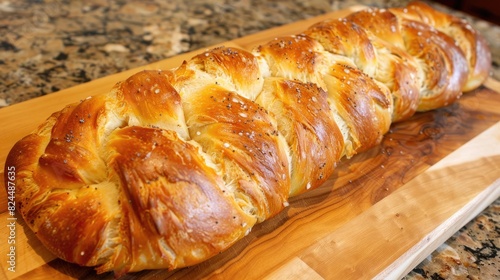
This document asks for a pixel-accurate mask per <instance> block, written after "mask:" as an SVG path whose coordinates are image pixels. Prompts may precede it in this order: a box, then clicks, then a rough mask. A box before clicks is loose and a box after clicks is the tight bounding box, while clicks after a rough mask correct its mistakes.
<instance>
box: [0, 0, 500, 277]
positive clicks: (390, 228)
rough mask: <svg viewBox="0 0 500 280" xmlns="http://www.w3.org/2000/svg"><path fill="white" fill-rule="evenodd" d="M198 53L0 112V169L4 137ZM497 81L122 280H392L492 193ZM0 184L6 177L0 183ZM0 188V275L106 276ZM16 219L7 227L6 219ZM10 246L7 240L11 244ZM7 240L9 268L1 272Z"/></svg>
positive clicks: (255, 40)
mask: <svg viewBox="0 0 500 280" xmlns="http://www.w3.org/2000/svg"><path fill="white" fill-rule="evenodd" d="M360 8H362V6H354V7H352V8H350V9H346V10H341V11H336V12H332V13H328V14H325V15H322V16H319V17H315V18H310V19H307V20H304V21H300V22H295V23H292V24H289V25H284V26H281V27H277V28H273V29H270V30H266V31H263V32H259V33H257V34H253V35H250V36H246V37H243V38H239V39H236V40H233V41H229V42H226V43H224V45H225V46H231V47H240V48H244V49H251V48H253V47H255V46H256V45H258V44H261V43H265V42H268V41H269V40H271V39H273V38H274V37H276V36H280V35H287V34H298V33H300V32H301V31H302V30H304V29H305V28H306V27H307V26H309V25H311V24H313V23H315V22H317V21H320V20H322V19H326V18H338V17H342V16H345V15H347V14H348V13H350V12H353V11H356V10H359V9H360ZM199 52H201V50H200V51H195V52H191V53H186V54H182V55H178V56H175V57H172V58H169V59H165V60H162V61H159V62H157V63H153V64H150V65H146V66H143V67H139V68H134V69H131V70H128V71H125V72H121V73H117V74H115V75H111V76H108V77H104V78H100V79H97V80H94V81H91V82H88V83H85V84H81V85H78V86H75V87H72V88H68V89H65V90H61V91H59V92H55V93H52V94H49V95H46V96H43V97H40V98H35V99H32V100H29V101H26V102H22V103H20V104H16V105H12V106H9V107H6V108H2V109H0V122H1V123H2V126H0V135H1V136H2V142H1V144H0V167H1V170H2V177H3V170H4V165H5V158H6V156H7V154H8V152H9V150H10V148H11V147H12V146H13V145H14V143H15V142H16V141H17V140H19V139H20V138H22V137H23V136H24V135H26V134H28V133H29V132H31V131H32V130H33V129H34V128H36V126H37V125H39V124H40V123H41V122H42V121H43V120H44V119H46V118H47V117H48V116H50V114H51V113H52V112H54V111H57V110H60V109H62V108H63V107H64V106H65V105H66V104H69V103H72V102H78V101H79V100H81V99H84V98H86V97H88V96H90V95H94V94H98V93H100V92H105V91H108V90H109V89H110V88H111V87H112V86H113V85H114V84H115V83H116V82H117V81H120V80H124V79H126V78H127V77H128V76H130V75H132V74H133V73H135V72H138V71H140V70H143V69H170V68H174V67H177V66H179V65H180V64H181V62H182V61H183V60H185V59H189V58H190V57H192V56H193V55H194V54H196V53H199ZM499 92H500V83H499V82H498V81H496V80H494V79H492V78H489V79H488V80H487V82H486V83H485V84H484V86H482V87H481V88H479V89H477V90H474V91H472V92H469V93H466V94H464V96H463V97H462V98H461V99H460V100H459V101H458V102H456V103H454V104H452V105H450V106H448V107H445V108H442V109H438V110H434V111H430V112H425V113H418V114H416V115H415V116H413V117H412V118H411V119H410V120H407V121H404V122H401V123H395V124H393V125H392V127H391V130H390V132H389V133H388V134H387V135H386V136H385V137H384V139H383V141H382V143H381V144H380V145H378V146H376V147H374V148H372V149H370V150H368V151H366V152H364V153H360V154H358V155H356V156H354V157H353V158H351V159H348V160H346V159H344V160H342V161H341V162H340V163H339V165H338V167H337V169H336V171H335V173H334V174H333V175H332V176H331V178H329V180H328V181H327V182H326V183H325V184H323V185H322V186H321V187H319V188H317V189H315V190H311V191H309V192H307V193H304V194H302V195H300V196H297V197H294V198H292V199H291V200H290V206H289V207H287V208H286V209H285V210H284V211H282V212H281V213H279V214H278V215H277V216H275V217H273V218H271V219H269V220H268V221H265V222H264V223H262V224H259V225H256V226H255V227H254V228H253V230H252V232H251V233H250V234H249V235H248V236H246V237H245V238H244V239H242V240H240V241H239V242H237V243H236V244H235V245H234V246H232V247H231V248H229V249H228V250H226V251H224V252H222V253H221V254H219V255H217V256H215V257H213V258H211V259H209V260H207V261H205V262H203V263H200V264H198V265H195V266H192V267H187V268H183V269H178V270H174V271H167V270H154V271H142V272H136V273H130V274H127V275H125V276H124V277H123V278H122V279H138V278H141V279H166V278H168V279H200V278H210V279H338V278H342V279H366V278H379V279H397V278H400V277H402V276H404V275H405V274H406V273H408V272H409V271H410V270H411V269H412V268H413V267H415V266H416V265H417V264H418V263H419V262H420V261H422V260H423V259H424V258H425V257H426V256H428V255H429V254H430V253H431V252H432V251H433V250H435V249H436V248H437V247H438V246H439V245H440V244H441V243H443V242H444V241H445V240H446V239H447V238H449V237H450V236H451V235H453V234H454V233H455V232H456V231H457V230H458V229H460V227H462V226H463V225H464V224H466V223H467V222H468V221H470V220H471V219H473V218H474V217H475V216H476V215H477V214H478V213H480V212H481V211H482V210H483V209H484V208H486V207H487V206H488V205H490V204H491V203H492V202H493V201H494V200H496V199H497V198H498V197H499V196H500V93H499ZM0 188H2V189H4V188H5V186H4V182H3V181H2V182H1V183H0ZM14 218H15V220H14V219H13V217H11V216H9V212H8V199H7V194H6V192H5V191H1V192H0V221H3V223H4V224H5V225H4V226H0V240H1V241H0V256H1V257H0V266H1V268H2V269H1V270H0V279H46V278H47V277H50V278H51V279H54V280H55V279H82V278H85V279H103V278H105V279H112V278H113V274H112V273H105V274H102V275H97V274H96V273H95V271H94V270H93V269H92V268H85V267H79V266H77V265H74V264H70V263H67V262H65V261H63V260H60V259H58V258H56V257H55V256H54V255H53V254H52V253H50V252H49V251H47V250H46V249H45V248H44V247H43V245H42V244H41V243H40V242H39V241H38V240H37V239H36V237H35V236H34V234H33V232H31V231H30V229H29V228H28V227H27V225H26V224H25V222H24V221H23V220H22V218H21V217H20V216H19V215H16V216H15V217H14ZM12 221H14V224H15V229H14V231H13V234H14V236H13V237H12V238H10V239H9V237H10V236H11V235H12V231H11V230H10V229H9V227H8V225H9V224H10V223H11V222H12ZM11 239H13V240H15V244H9V243H8V242H9V240H11ZM12 245H14V246H15V272H12V271H10V270H8V268H9V266H10V265H9V263H8V261H9V258H10V257H9V256H8V255H7V254H9V253H10V246H12Z"/></svg>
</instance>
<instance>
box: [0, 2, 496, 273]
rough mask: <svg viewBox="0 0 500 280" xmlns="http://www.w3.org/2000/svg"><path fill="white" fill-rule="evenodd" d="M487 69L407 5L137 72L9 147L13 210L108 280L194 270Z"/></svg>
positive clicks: (476, 43) (438, 21)
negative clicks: (394, 127) (346, 160)
mask: <svg viewBox="0 0 500 280" xmlns="http://www.w3.org/2000/svg"><path fill="white" fill-rule="evenodd" d="M490 63H491V57H490V54H489V51H488V48H487V46H486V43H485V41H484V39H483V38H482V37H481V36H480V35H479V34H478V33H477V32H476V31H474V30H472V29H471V28H470V26H469V25H467V23H465V22H463V21H462V20H458V19H456V18H454V17H452V16H448V15H445V14H443V13H439V12H436V11H434V10H432V9H430V7H428V6H426V5H424V4H421V3H414V4H411V5H410V6H408V7H407V8H405V9H391V10H380V9H369V10H364V11H361V12H358V13H355V14H352V15H350V16H348V17H346V18H344V19H341V20H327V21H324V22H322V23H318V24H315V25H313V26H311V27H310V28H309V29H307V30H305V31H304V32H303V33H302V34H299V35H295V36H284V37H280V38H276V40H273V41H271V42H269V43H268V44H264V45H262V46H260V47H258V48H256V49H255V50H254V51H253V52H248V51H245V50H240V49H235V48H225V47H221V48H216V49H212V50H209V51H206V52H203V53H201V54H199V55H197V56H195V57H194V58H193V59H191V60H189V61H186V62H184V63H183V64H182V65H181V66H179V68H176V69H172V70H165V71H143V72H140V73H137V74H135V75H133V76H131V77H130V78H128V79H127V80H125V81H123V82H120V83H118V84H117V85H116V86H115V87H114V88H113V90H111V91H110V92H107V93H103V94H100V95H97V96H94V97H92V98H87V99H85V100H82V101H81V102H79V103H75V104H71V105H69V106H67V107H65V108H64V109H62V110H61V111H60V112H56V113H54V114H53V115H52V116H51V117H49V118H48V119H47V121H46V122H44V123H43V124H42V125H41V126H40V127H39V128H38V129H37V130H35V131H34V132H33V133H32V134H30V135H28V136H26V137H25V138H23V139H21V140H20V141H19V142H18V143H16V145H15V146H14V147H13V148H12V150H11V152H10V153H9V155H8V158H7V162H6V165H5V166H15V167H16V171H17V175H16V202H17V203H18V205H19V208H18V209H19V210H20V213H21V215H22V216H23V218H24V219H25V220H26V222H27V224H28V225H29V226H30V228H31V229H32V230H33V231H34V232H35V233H36V235H37V236H38V238H39V239H40V240H41V241H42V243H43V244H44V245H45V246H46V247H47V248H48V249H49V250H50V251H52V252H54V253H55V254H56V255H57V256H59V257H60V258H63V259H65V260H67V261H70V262H74V263H77V264H80V265H85V266H96V267H97V271H98V272H99V273H101V272H106V271H114V272H115V274H116V275H117V276H120V275H123V274H124V273H127V272H130V271H139V270H143V269H160V268H166V269H175V268H179V267H183V266H188V265H193V264H196V263H199V262H201V261H204V260H206V259H208V258H210V257H212V256H214V255H215V254H218V253H219V252H221V251H223V250H225V249H227V248H228V247H229V246H231V245H232V244H233V243H235V242H236V241H237V240H239V239H241V238H242V237H243V236H245V235H246V234H247V233H248V232H249V231H250V230H251V229H252V227H253V225H254V224H255V223H258V222H262V221H264V220H266V219H268V218H269V217H272V216H273V215H276V214H277V213H278V212H279V211H281V210H282V209H283V208H285V207H286V206H287V204H288V202H287V201H288V199H289V197H290V196H293V195H297V194H300V193H302V192H304V191H307V190H308V189H312V188H315V187H318V186H319V185H320V184H322V183H323V182H324V181H325V180H326V179H327V178H328V177H329V176H330V175H331V174H332V173H333V171H334V168H335V165H336V163H337V162H338V161H339V160H340V159H341V157H343V156H345V157H351V156H353V155H354V154H356V153H359V152H362V151H365V150H367V149H369V148H371V147H373V146H374V145H377V144H378V143H379V142H380V141H381V139H382V137H383V135H384V134H385V133H386V132H387V131H388V130H389V127H390V125H391V122H394V121H402V120H405V119H408V118H409V117H411V116H412V115H413V114H414V113H415V112H416V111H418V110H421V111H423V110H430V109H434V108H438V107H442V106H446V105H447V104H449V103H451V102H453V101H455V100H456V99H457V98H459V97H460V95H461V93H462V91H463V90H471V89H473V88H475V87H477V86H479V85H480V84H481V83H482V82H483V81H484V79H486V77H487V73H488V71H489V70H488V69H489V67H490Z"/></svg>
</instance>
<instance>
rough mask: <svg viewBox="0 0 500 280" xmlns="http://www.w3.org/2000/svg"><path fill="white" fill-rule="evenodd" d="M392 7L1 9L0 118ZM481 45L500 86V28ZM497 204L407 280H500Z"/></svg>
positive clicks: (95, 1)
mask: <svg viewBox="0 0 500 280" xmlns="http://www.w3.org/2000/svg"><path fill="white" fill-rule="evenodd" d="M407 2H408V1H406V0H404V1H396V0H355V1H352V0H343V1H326V0H311V1H302V0H278V1H266V0H255V1H249V0H239V1H237V0H234V1H231V0H225V1H222V0H204V1H200V0H196V1H180V0H178V1H163V0H150V1H136V0H132V1H107V0H87V1H69V0H60V1H53V0H45V1H43V0H39V1H27V0H22V1H1V2H0V65H1V67H0V108H1V107H5V106H9V105H11V104H15V103H18V102H22V101H25V100H28V99H31V98H34V97H37V96H41V95H45V94H50V93H52V92H55V91H58V90H60V89H64V88H67V87H71V86H74V85H77V84H80V83H84V82H87V81H90V80H94V79H97V78H100V77H104V76H107V75H110V74H113V73H117V72H120V71H123V70H126V69H130V68H133V67H138V66H141V65H145V64H148V63H151V62H155V61H158V60H161V59H165V58H167V57H170V56H174V55H177V54H180V53H183V52H187V51H191V50H197V49H201V48H206V47H208V46H210V45H213V44H217V43H220V42H224V41H227V40H231V39H234V38H237V37H242V36H245V35H248V34H252V33H255V32H258V31H260V30H264V29H268V28H271V27H274V26H279V25H283V24H286V23H290V22H293V21H297V20H301V19H304V18H309V17H314V16H317V15H320V14H323V13H326V12H330V11H333V10H338V9H342V8H346V7H349V6H352V5H360V4H361V5H367V6H375V7H392V6H401V5H404V4H406V3H407ZM434 6H435V7H436V8H438V9H442V10H445V11H448V12H453V13H455V14H457V15H459V16H462V17H465V18H466V19H468V20H469V21H470V22H471V23H472V25H473V27H475V28H476V29H478V30H480V31H481V32H482V34H483V35H484V36H485V37H486V39H487V40H488V42H489V44H490V47H491V50H492V53H493V66H494V68H493V70H492V75H493V76H494V77H495V78H496V79H500V27H499V26H494V25H491V24H489V23H487V22H485V21H482V20H477V19H472V18H471V17H467V16H465V15H464V14H462V13H458V12H454V11H450V10H448V9H446V8H444V7H442V6H436V5H434ZM499 213H500V199H499V200H496V201H495V203H493V204H492V205H491V206H490V207H489V208H488V209H486V210H485V211H483V212H482V213H481V214H480V215H479V216H478V217H477V218H476V219H474V220H473V221H471V222H470V223H468V224H467V225H466V226H465V227H463V228H462V229H461V230H460V231H459V232H457V233H456V234H455V235H453V236H452V237H451V238H450V239H449V240H448V241H446V243H444V244H443V245H442V246H441V247H439V248H438V249H437V250H436V251H435V252H434V253H432V254H431V255H430V256H429V257H428V258H427V259H426V260H424V261H423V262H422V263H421V264H420V265H419V266H418V267H416V268H415V269H414V270H413V271H412V272H411V273H410V274H409V275H408V276H406V277H405V279H500V254H499V248H500V241H499V240H500V238H499V237H500V236H499V235H500V226H499V225H500V224H499V222H500V221H499V219H500V218H499V216H500V214H499Z"/></svg>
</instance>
